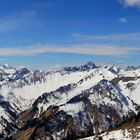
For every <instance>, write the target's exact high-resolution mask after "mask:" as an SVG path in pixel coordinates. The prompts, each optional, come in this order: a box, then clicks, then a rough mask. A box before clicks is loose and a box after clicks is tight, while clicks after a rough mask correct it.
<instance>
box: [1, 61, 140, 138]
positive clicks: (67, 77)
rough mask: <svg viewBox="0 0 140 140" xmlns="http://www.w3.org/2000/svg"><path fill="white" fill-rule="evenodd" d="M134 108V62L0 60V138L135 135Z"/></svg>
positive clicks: (139, 74) (139, 95)
mask: <svg viewBox="0 0 140 140" xmlns="http://www.w3.org/2000/svg"><path fill="white" fill-rule="evenodd" d="M139 114H140V67H139V66H138V67H134V66H128V67H127V68H126V69H122V68H120V67H118V66H116V65H111V66H96V65H95V64H94V63H93V62H88V63H86V64H85V65H81V66H75V67H62V68H60V69H57V70H51V71H47V70H46V71H42V70H30V69H28V68H14V67H12V66H9V65H0V139H14V140H42V139H46V140H61V139H62V140H63V139H65V140H68V139H70V140H76V139H84V138H85V139H93V138H94V139H97V140H98V139H103V140H104V139H113V138H114V139H115V140H120V139H127V138H128V139H130V140H131V139H140V121H139V118H140V115H139ZM115 134H118V137H117V136H115ZM119 136H120V137H119ZM86 137H87V138H86ZM88 137H89V138H88Z"/></svg>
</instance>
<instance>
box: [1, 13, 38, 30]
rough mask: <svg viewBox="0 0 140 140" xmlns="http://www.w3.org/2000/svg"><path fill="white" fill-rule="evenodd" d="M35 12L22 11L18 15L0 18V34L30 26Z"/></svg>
mask: <svg viewBox="0 0 140 140" xmlns="http://www.w3.org/2000/svg"><path fill="white" fill-rule="evenodd" d="M35 14H36V13H35V11H26V12H25V11H22V12H19V13H18V14H17V13H16V14H12V15H10V16H6V17H1V18H0V32H8V31H15V30H17V29H22V28H23V27H25V26H27V25H29V24H31V22H32V20H33V18H34V17H35Z"/></svg>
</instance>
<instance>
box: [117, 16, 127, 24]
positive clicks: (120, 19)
mask: <svg viewBox="0 0 140 140" xmlns="http://www.w3.org/2000/svg"><path fill="white" fill-rule="evenodd" d="M118 22H119V23H127V22H128V21H127V19H126V18H125V17H120V18H119V19H118Z"/></svg>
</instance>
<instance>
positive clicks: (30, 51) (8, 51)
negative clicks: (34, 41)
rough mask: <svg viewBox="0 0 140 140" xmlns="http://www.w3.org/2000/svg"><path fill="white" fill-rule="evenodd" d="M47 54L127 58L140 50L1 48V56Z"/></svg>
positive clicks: (85, 46)
mask: <svg viewBox="0 0 140 140" xmlns="http://www.w3.org/2000/svg"><path fill="white" fill-rule="evenodd" d="M47 52H54V53H74V54H88V55H106V56H126V55H128V54H133V53H140V48H136V47H133V48H130V47H121V46H112V45H102V44H97V45H95V44H79V45H68V46H67V45H65V46H63V47H61V46H51V45H40V46H34V47H33V46H31V47H26V48H23V47H18V48H0V56H1V57H3V56H27V55H36V54H42V53H47Z"/></svg>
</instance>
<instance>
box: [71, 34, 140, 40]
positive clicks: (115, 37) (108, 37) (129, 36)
mask: <svg viewBox="0 0 140 140" xmlns="http://www.w3.org/2000/svg"><path fill="white" fill-rule="evenodd" d="M72 37H74V38H75V39H80V40H86V41H94V40H108V41H140V33H126V34H114V35H83V34H78V33H74V34H72Z"/></svg>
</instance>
